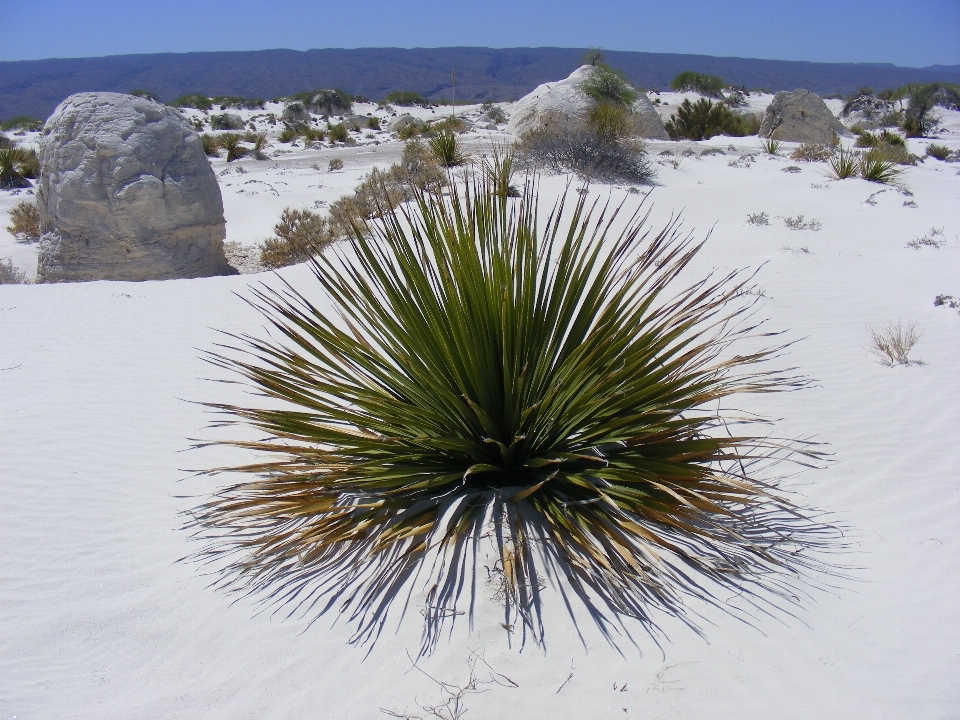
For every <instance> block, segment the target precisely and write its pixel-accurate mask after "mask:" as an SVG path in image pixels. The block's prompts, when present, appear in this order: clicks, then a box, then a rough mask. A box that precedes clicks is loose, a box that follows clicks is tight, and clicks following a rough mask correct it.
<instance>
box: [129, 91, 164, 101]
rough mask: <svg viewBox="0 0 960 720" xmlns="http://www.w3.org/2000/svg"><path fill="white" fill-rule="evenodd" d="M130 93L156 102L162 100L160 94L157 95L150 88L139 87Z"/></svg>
mask: <svg viewBox="0 0 960 720" xmlns="http://www.w3.org/2000/svg"><path fill="white" fill-rule="evenodd" d="M130 94H131V95H133V96H134V97H141V98H145V99H147V100H153V101H154V102H160V96H159V95H157V94H156V93H155V92H151V91H150V90H143V89H141V88H137V89H136V90H131V91H130Z"/></svg>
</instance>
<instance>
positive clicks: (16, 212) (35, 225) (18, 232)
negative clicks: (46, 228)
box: [7, 200, 40, 243]
mask: <svg viewBox="0 0 960 720" xmlns="http://www.w3.org/2000/svg"><path fill="white" fill-rule="evenodd" d="M8 216H9V218H10V224H9V225H7V230H8V231H9V232H10V234H11V235H13V237H14V239H15V240H16V241H17V242H21V243H26V242H35V241H37V240H39V239H40V208H38V207H37V203H36V202H34V201H33V200H21V201H20V202H18V203H17V204H16V205H14V206H13V207H12V208H11V209H10V212H9V213H8Z"/></svg>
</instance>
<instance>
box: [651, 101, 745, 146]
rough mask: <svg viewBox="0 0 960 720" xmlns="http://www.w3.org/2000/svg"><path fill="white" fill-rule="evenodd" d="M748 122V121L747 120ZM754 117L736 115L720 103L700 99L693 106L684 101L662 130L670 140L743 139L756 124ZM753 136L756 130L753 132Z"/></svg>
mask: <svg viewBox="0 0 960 720" xmlns="http://www.w3.org/2000/svg"><path fill="white" fill-rule="evenodd" d="M751 118H752V120H751ZM756 120H757V118H756V115H753V114H750V115H746V116H741V115H736V114H735V113H734V112H733V111H732V110H730V108H728V107H727V106H726V105H724V104H723V103H715V102H713V101H711V100H707V99H706V98H700V99H699V100H697V101H696V102H695V103H691V102H690V100H689V99H686V100H684V101H683V102H682V103H681V104H680V106H679V107H678V108H677V113H676V115H674V116H673V117H672V118H670V119H669V120H668V121H667V122H666V124H665V127H666V129H667V133H668V134H669V135H670V137H671V138H672V139H673V140H684V139H685V140H708V139H709V138H712V137H713V136H715V135H731V136H734V137H743V136H744V135H746V134H748V132H749V131H751V130H753V128H754V126H755V125H756V127H757V129H759V122H756V123H755V122H754V121H756ZM754 132H756V130H754Z"/></svg>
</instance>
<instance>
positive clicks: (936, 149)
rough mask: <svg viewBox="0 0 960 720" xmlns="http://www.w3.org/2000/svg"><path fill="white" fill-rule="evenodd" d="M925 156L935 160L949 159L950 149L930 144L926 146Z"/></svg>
mask: <svg viewBox="0 0 960 720" xmlns="http://www.w3.org/2000/svg"><path fill="white" fill-rule="evenodd" d="M926 154H927V156H929V157H933V158H936V159H937V160H947V159H948V158H949V157H950V148H948V147H947V146H946V145H937V144H936V143H932V144H930V145H927V153H926Z"/></svg>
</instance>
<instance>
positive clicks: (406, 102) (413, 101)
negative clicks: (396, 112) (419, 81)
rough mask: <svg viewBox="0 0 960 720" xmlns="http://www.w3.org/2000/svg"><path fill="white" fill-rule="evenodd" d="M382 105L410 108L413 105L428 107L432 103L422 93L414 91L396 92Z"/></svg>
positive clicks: (382, 102)
mask: <svg viewBox="0 0 960 720" xmlns="http://www.w3.org/2000/svg"><path fill="white" fill-rule="evenodd" d="M380 103H381V104H382V105H399V106H401V107H410V106H413V105H420V106H423V107H426V106H427V105H429V104H430V101H429V100H427V99H426V98H425V97H423V95H421V94H420V93H418V92H413V91H412V90H396V91H394V92H392V93H388V94H387V96H386V97H385V98H384V99H383V100H381V101H380Z"/></svg>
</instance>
